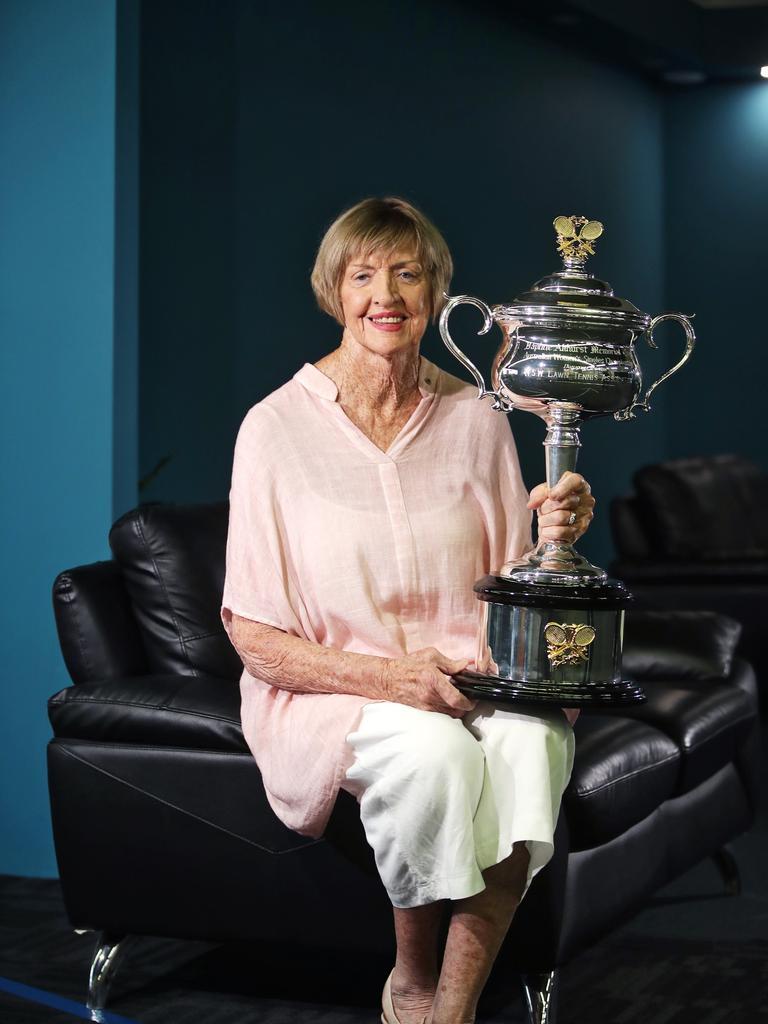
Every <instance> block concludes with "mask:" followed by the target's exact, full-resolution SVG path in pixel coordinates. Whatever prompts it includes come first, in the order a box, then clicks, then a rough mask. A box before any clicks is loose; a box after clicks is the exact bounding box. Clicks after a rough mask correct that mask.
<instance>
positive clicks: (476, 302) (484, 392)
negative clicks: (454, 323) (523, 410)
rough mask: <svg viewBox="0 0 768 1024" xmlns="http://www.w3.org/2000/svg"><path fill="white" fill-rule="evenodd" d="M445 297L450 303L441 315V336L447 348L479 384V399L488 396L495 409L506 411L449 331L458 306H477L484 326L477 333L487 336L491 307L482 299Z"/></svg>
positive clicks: (490, 325) (491, 321)
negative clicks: (454, 311) (449, 321)
mask: <svg viewBox="0 0 768 1024" xmlns="http://www.w3.org/2000/svg"><path fill="white" fill-rule="evenodd" d="M445 297H446V299H447V300H448V301H447V302H446V304H445V306H443V311H442V313H441V314H440V334H441V336H442V339H443V341H444V342H445V346H446V348H447V349H448V350H449V351H450V352H452V353H453V354H454V355H455V356H456V358H457V359H458V360H459V362H460V363H461V364H462V366H466V368H467V369H468V370H469V372H470V373H471V374H472V376H473V377H474V378H475V383H476V384H477V397H478V398H485V397H486V396H488V397H489V398H493V400H494V402H493V405H494V408H495V409H505V408H506V406H505V404H504V403H503V402H502V400H501V398H500V396H499V395H498V394H497V393H496V392H495V391H492V390H489V389H488V388H487V387H486V386H485V378H484V377H483V375H482V373H480V371H479V370H478V368H477V367H476V366H475V364H474V363H473V362H472V360H471V359H470V358H469V357H468V356H465V355H464V353H463V352H462V351H461V349H460V348H459V346H458V345H457V344H456V342H455V341H454V340H453V338H452V337H451V334H450V331H449V330H448V317H449V316H450V315H451V313H452V311H453V310H454V309H455V308H456V306H461V305H467V306H476V307H477V309H479V310H480V312H481V313H482V314H483V317H484V320H483V326H482V327H481V328H480V330H479V331H478V332H477V333H478V334H487V333H488V331H490V329H491V327H493V313H492V312H491V310H490V307H489V306H488V305H486V303H485V302H483V300H482V299H475V298H473V297H472V296H471V295H454V296H453V297H451V296H450V295H446V296H445Z"/></svg>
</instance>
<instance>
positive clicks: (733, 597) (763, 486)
mask: <svg viewBox="0 0 768 1024" xmlns="http://www.w3.org/2000/svg"><path fill="white" fill-rule="evenodd" d="M635 485H636V488H637V493H636V494H634V495H630V496H626V497H622V498H617V499H614V501H613V502H612V503H611V527H612V530H613V539H614V543H615V545H616V549H617V552H618V559H617V560H616V561H615V562H613V564H612V565H611V566H610V572H611V574H612V575H614V576H616V577H617V578H618V579H621V580H623V581H624V582H625V583H626V584H627V585H628V587H629V588H630V590H631V591H632V593H633V595H634V597H635V605H636V607H638V608H654V609H673V610H675V611H678V610H680V609H688V610H698V609H706V610H709V611H714V612H719V613H721V614H724V615H728V616H730V617H731V618H734V619H736V620H737V621H738V622H739V623H741V625H742V627H743V633H742V638H741V644H740V647H739V652H740V653H741V654H742V655H743V656H744V657H745V658H746V659H747V660H748V661H750V662H752V664H753V665H754V666H755V669H756V671H757V676H758V679H760V680H762V679H766V678H768V649H766V647H765V644H764V641H763V635H764V633H765V615H764V611H763V609H764V608H765V601H766V597H767V596H768V517H766V515H765V513H764V509H765V499H766V498H767V497H768V476H766V474H765V473H763V472H762V471H761V470H759V469H757V468H756V467H755V466H754V465H752V464H751V463H749V462H747V461H746V460H744V459H742V458H740V457H737V456H734V455H729V456H714V457H706V458H705V457H701V458H698V459H684V460H677V461H673V462H665V463H660V464H658V465H656V466H646V467H644V468H643V469H642V470H639V471H638V472H637V474H636V475H635Z"/></svg>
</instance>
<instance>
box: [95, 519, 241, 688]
mask: <svg viewBox="0 0 768 1024" xmlns="http://www.w3.org/2000/svg"><path fill="white" fill-rule="evenodd" d="M228 519H229V504H228V502H225V501H224V502H217V503H215V504H210V505H172V504H147V505H140V506H139V507H138V508H136V509H132V510H131V511H130V512H126V513H125V515H123V516H121V517H120V519H118V520H117V522H116V523H115V524H114V526H113V527H112V529H111V530H110V533H109V544H110V547H111V549H112V554H113V556H114V558H115V561H116V562H117V563H118V565H119V567H120V571H121V574H122V577H123V582H124V584H125V587H126V590H127V592H128V595H129V598H130V601H131V605H132V608H133V613H134V615H135V618H136V621H137V623H138V625H139V629H140V631H141V637H142V642H143V644H144V649H145V651H146V657H147V662H148V665H149V670H150V672H153V673H179V674H181V675H193V676H197V675H211V676H218V677H221V678H224V679H230V678H233V679H236V678H238V677H239V676H240V674H241V672H242V664H241V662H240V659H239V657H238V656H237V653H236V652H235V650H234V648H233V647H232V645H231V643H230V642H229V639H228V637H227V635H226V633H225V631H224V627H223V625H222V624H221V619H220V617H219V609H220V606H221V595H222V592H223V589H224V570H225V556H226V545H227V525H228Z"/></svg>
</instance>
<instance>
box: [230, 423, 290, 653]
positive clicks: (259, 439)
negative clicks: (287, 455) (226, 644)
mask: <svg viewBox="0 0 768 1024" xmlns="http://www.w3.org/2000/svg"><path fill="white" fill-rule="evenodd" d="M268 412H269V410H261V409H259V407H258V406H254V408H253V409H251V411H250V412H249V413H248V415H247V416H246V418H245V420H244V421H243V423H242V425H241V427H240V430H239V432H238V435H237V441H236V443H235V453H234V460H233V464H232V484H231V487H230V492H229V530H228V533H227V555H226V575H225V578H224V593H223V595H222V606H221V620H222V622H223V624H224V628H225V629H226V630H227V633H228V634H229V632H230V626H231V622H232V615H233V614H234V615H240V616H242V617H243V618H246V619H252V620H254V621H256V622H263V623H265V624H266V625H268V626H275V627H276V628H277V629H281V630H283V631H284V632H286V633H291V634H293V635H294V636H301V637H303V636H304V635H305V633H304V629H303V628H302V624H301V619H302V616H301V607H302V602H301V598H300V595H299V593H298V589H297V587H296V584H295V579H294V574H293V572H292V564H291V556H290V550H289V549H288V543H287V531H286V529H285V523H284V510H283V509H282V508H281V506H280V502H279V500H278V495H277V486H276V480H275V477H274V474H273V472H272V470H271V467H270V465H269V457H270V456H272V457H273V458H272V461H273V463H274V453H275V448H276V447H277V446H276V444H275V443H274V439H273V438H271V437H270V436H269V435H270V423H269V416H268Z"/></svg>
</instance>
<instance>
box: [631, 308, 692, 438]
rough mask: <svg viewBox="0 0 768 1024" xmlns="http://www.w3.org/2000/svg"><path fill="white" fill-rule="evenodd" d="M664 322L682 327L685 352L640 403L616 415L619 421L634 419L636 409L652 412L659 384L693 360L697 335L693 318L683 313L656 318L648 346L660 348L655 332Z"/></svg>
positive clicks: (665, 314) (652, 321) (653, 385)
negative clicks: (652, 404)
mask: <svg viewBox="0 0 768 1024" xmlns="http://www.w3.org/2000/svg"><path fill="white" fill-rule="evenodd" d="M663 320H674V321H675V322H676V323H679V324H681V325H682V328H683V330H684V331H685V351H684V352H683V354H682V356H681V357H680V359H678V361H677V362H676V363H675V365H674V366H671V367H670V368H669V369H668V370H667V371H666V373H663V374H662V375H661V377H659V379H658V380H655V381H654V382H653V384H651V386H650V387H649V388H648V390H647V391H646V392H645V397H644V398H642V399H641V400H640V401H639V402H633V403H632V405H630V406H629V407H628V408H627V409H622V410H621V411H620V412H617V413H614V418H615V419H617V420H628V419H632V418H633V417H634V415H635V409H643V410H644V411H645V412H650V411H651V406H650V398H651V395H652V394H653V392H654V391H655V390H656V388H657V387H658V386H659V384H663V383H664V381H665V380H667V378H668V377H671V376H672V374H673V373H677V371H678V370H679V369H680V367H681V366H683V364H684V363H687V362H688V360H689V359H690V358H691V353H692V352H693V347H694V345H695V344H696V335H695V334H694V331H693V327H692V326H691V320H692V317H688V316H684V315H683V314H682V313H659V315H658V316H655V317H654V318H653V320H651V323H650V326H649V327H648V332H647V335H646V340H647V342H648V344H649V345H650V346H651V348H658V347H659V346H658V345H657V344H656V342H655V341H654V339H653V332H654V330H655V329H656V328H657V327H658V326H659V324H660V323H661V322H662V321H663Z"/></svg>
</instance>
